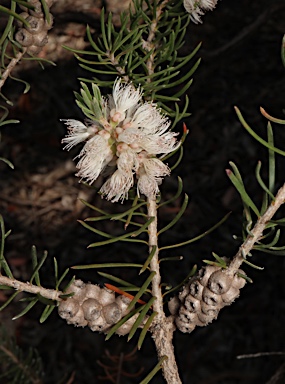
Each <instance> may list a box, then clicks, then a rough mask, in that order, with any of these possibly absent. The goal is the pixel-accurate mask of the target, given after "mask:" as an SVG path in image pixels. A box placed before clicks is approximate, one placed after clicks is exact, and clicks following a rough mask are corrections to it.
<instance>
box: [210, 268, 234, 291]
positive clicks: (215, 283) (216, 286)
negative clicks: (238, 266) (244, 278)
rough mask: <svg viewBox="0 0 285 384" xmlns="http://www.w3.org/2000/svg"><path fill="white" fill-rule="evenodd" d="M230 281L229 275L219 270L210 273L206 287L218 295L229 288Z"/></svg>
mask: <svg viewBox="0 0 285 384" xmlns="http://www.w3.org/2000/svg"><path fill="white" fill-rule="evenodd" d="M231 283H232V278H231V276H229V275H227V274H226V273H225V272H224V271H222V270H219V271H216V272H214V273H212V275H211V276H210V278H209V281H208V288H209V289H210V290H211V291H212V292H214V293H216V294H218V295H222V294H223V293H226V292H227V291H228V290H229V289H230V287H231Z"/></svg>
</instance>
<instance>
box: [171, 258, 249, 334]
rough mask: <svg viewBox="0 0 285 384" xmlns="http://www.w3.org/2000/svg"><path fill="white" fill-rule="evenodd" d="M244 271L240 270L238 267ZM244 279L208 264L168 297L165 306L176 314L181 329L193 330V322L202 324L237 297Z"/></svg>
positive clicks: (201, 325) (185, 330) (214, 316)
mask: <svg viewBox="0 0 285 384" xmlns="http://www.w3.org/2000/svg"><path fill="white" fill-rule="evenodd" d="M238 272H239V273H242V274H244V272H243V271H241V270H238ZM245 283H246V281H245V279H243V278H241V277H239V276H238V275H237V274H235V275H230V274H229V273H228V270H227V269H222V268H220V267H216V266H212V265H207V266H206V267H203V268H202V269H201V270H200V271H199V272H198V275H197V276H195V277H193V278H191V279H190V280H189V283H188V284H187V285H185V286H184V287H183V289H182V291H181V292H180V293H179V295H178V297H177V296H176V297H174V298H172V299H171V300H170V301H169V304H168V307H169V310H170V312H171V314H172V315H174V316H175V323H176V326H177V328H178V329H179V330H180V331H181V332H185V333H186V332H188V333H190V332H192V331H193V330H194V328H195V327H196V326H200V327H203V326H205V325H207V324H209V323H211V322H212V321H213V320H214V319H216V318H217V317H218V314H219V311H220V310H221V309H222V308H223V307H225V306H226V305H231V304H232V302H233V301H234V300H235V299H236V298H237V297H239V294H240V289H241V288H243V287H244V285H245Z"/></svg>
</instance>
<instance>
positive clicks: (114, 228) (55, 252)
mask: <svg viewBox="0 0 285 384" xmlns="http://www.w3.org/2000/svg"><path fill="white" fill-rule="evenodd" d="M3 3H5V4H6V5H7V4H8V3H9V2H5V1H3ZM83 3H84V4H83ZM124 3H125V1H112V0H109V1H106V2H104V4H103V5H105V6H107V8H108V9H109V10H110V11H112V12H113V13H114V14H115V17H116V20H117V22H118V20H119V18H118V13H119V11H121V10H122V8H123V6H124ZM101 6H102V4H101V1H99V0H98V1H97V0H88V1H87V0H86V1H84V2H82V1H81V0H65V1H64V0H58V1H56V2H55V4H54V5H53V6H52V8H51V13H52V14H53V16H54V27H53V28H52V29H51V31H50V32H49V43H48V44H47V46H46V47H44V49H43V51H42V52H41V53H40V57H42V58H46V59H48V60H52V61H54V62H55V63H56V66H52V65H49V64H45V69H44V70H43V69H42V68H41V67H40V66H39V65H38V64H37V63H36V62H35V61H26V62H23V61H22V62H21V64H20V65H19V66H18V67H16V68H15V70H14V72H13V73H12V75H14V76H18V77H20V78H21V79H23V80H25V81H27V82H29V83H30V85H31V89H30V91H29V92H28V93H26V94H22V92H23V85H22V84H20V83H15V82H11V83H9V82H7V83H6V84H5V87H4V90H3V91H4V93H5V94H6V95H7V96H8V97H9V98H10V99H12V100H13V102H14V106H13V107H10V108H9V110H10V114H9V118H13V119H19V120H20V121H21V122H20V123H19V124H13V125H9V126H5V127H4V128H2V130H1V132H2V140H1V143H0V150H1V152H0V153H1V157H5V158H7V159H9V160H11V162H12V163H13V164H14V166H15V169H14V170H13V171H12V170H11V169H10V168H9V167H7V165H5V164H4V163H2V162H1V163H0V171H1V192H0V212H1V214H2V215H3V217H4V220H5V225H6V229H11V230H12V234H11V235H10V236H9V238H8V240H7V242H6V253H5V255H6V257H7V260H8V262H9V264H10V266H11V269H12V271H13V274H14V275H15V277H16V278H17V279H19V280H23V281H27V280H29V278H30V275H31V271H32V265H31V258H30V252H31V246H32V245H36V247H37V249H38V253H39V254H41V253H42V252H43V251H44V250H47V251H48V254H49V256H48V261H47V262H46V265H45V266H44V267H43V269H42V270H41V276H42V285H43V286H45V287H49V286H50V284H52V283H51V281H50V279H51V278H52V273H53V272H52V270H53V258H54V257H56V258H57V260H58V263H59V267H60V270H61V271H62V272H63V271H64V270H65V268H67V267H70V266H72V265H76V264H77V265H78V264H89V263H95V262H96V263H99V262H108V261H121V260H122V259H123V260H124V261H127V262H141V261H142V260H143V259H144V255H138V253H137V252H138V251H137V245H133V243H116V244H115V245H112V246H110V247H106V246H105V247H102V248H95V249H92V248H91V249H87V246H88V245H89V244H90V243H92V242H94V241H96V240H99V238H98V237H96V235H95V234H94V233H91V232H89V231H88V230H86V229H85V228H83V227H82V226H81V225H80V224H79V223H78V222H77V220H82V219H84V218H86V217H89V216H92V214H93V215H94V212H92V211H91V210H90V209H88V208H87V207H85V206H84V205H83V204H82V203H81V202H80V201H79V200H78V199H84V200H86V201H88V202H89V203H91V204H93V205H96V206H98V207H100V208H102V209H106V210H108V211H110V212H112V211H114V210H115V211H117V212H118V211H120V210H122V209H123V207H122V206H121V204H111V203H108V202H106V201H105V200H102V199H101V198H100V196H99V195H98V194H96V188H88V187H87V186H85V185H84V184H80V183H78V178H77V177H75V176H74V174H75V172H76V169H75V165H74V162H73V161H72V159H73V158H74V157H75V156H76V155H77V154H78V153H77V152H78V149H75V150H72V151H70V152H67V151H63V150H62V145H61V139H62V138H63V136H64V135H65V134H66V127H65V126H64V124H63V123H62V122H60V119H65V118H74V119H78V120H82V119H83V115H82V113H81V111H80V109H79V108H78V107H77V106H76V103H75V101H74V94H73V92H74V91H78V90H79V81H78V78H79V77H91V76H92V74H91V73H90V72H86V71H84V70H83V69H82V68H80V66H79V65H78V62H77V60H76V59H75V58H74V57H73V54H72V53H71V52H68V51H67V50H65V49H63V48H62V45H67V46H71V47H74V48H77V49H85V48H87V47H88V40H87V39H86V36H85V27H86V24H89V26H90V27H91V29H92V32H93V33H94V36H96V33H97V34H99V33H100V22H99V16H100V9H101ZM116 15H117V16H116ZM1 19H2V20H1ZM4 26H5V20H4V18H2V14H0V34H1V31H2V30H3V28H4ZM284 33H285V2H284V0H280V1H275V0H271V1H266V0H260V1H250V0H240V1H234V0H223V1H219V2H218V5H217V7H216V9H215V10H214V11H213V12H208V13H207V14H206V15H205V16H204V17H203V24H201V25H195V24H193V23H191V25H190V26H189V27H188V32H187V36H186V38H185V41H186V44H185V45H184V47H183V49H182V50H181V55H186V54H188V53H189V52H191V51H192V50H193V49H194V48H195V47H196V46H197V44H198V43H199V42H201V41H202V47H201V49H200V51H199V52H198V54H197V55H196V56H195V57H194V59H192V61H191V64H192V65H193V64H194V63H195V61H196V60H197V59H198V58H199V57H201V58H202V62H201V64H200V66H199V68H198V69H197V71H196V72H195V73H194V75H193V79H194V82H193V85H192V86H191V87H190V89H189V91H188V94H189V97H190V105H189V112H191V116H190V117H189V118H187V119H186V120H185V121H184V122H185V123H186V124H187V128H188V129H189V135H188V137H187V139H186V142H185V144H184V158H183V161H182V162H181V164H180V165H179V166H178V167H177V168H176V169H175V171H174V172H173V173H172V175H171V177H169V178H166V179H165V182H164V183H163V187H162V195H163V196H164V198H165V199H167V198H170V197H171V196H172V195H173V194H175V192H176V190H177V176H180V177H182V179H183V183H184V192H185V193H187V194H188V195H189V200H190V202H189V205H188V208H187V210H186V212H185V214H184V215H183V217H182V219H181V220H180V221H179V222H178V223H177V224H176V225H175V226H174V227H172V228H171V230H170V231H169V232H168V233H167V234H165V236H164V237H163V236H162V238H161V241H162V245H167V244H173V243H175V242H176V243H178V242H182V241H185V240H187V239H189V238H192V237H195V236H198V235H199V234H201V233H202V232H204V231H205V230H207V229H209V228H210V227H212V226H213V225H215V224H216V223H217V222H218V221H219V220H221V219H222V217H224V216H225V215H226V214H227V213H228V212H230V211H231V212H232V213H231V215H230V217H229V219H228V220H227V221H226V222H225V223H224V224H223V225H222V226H221V227H219V228H218V229H217V230H215V231H214V232H212V233H211V234H210V235H208V236H206V237H204V238H202V239H201V240H199V241H197V242H194V243H193V244H190V245H187V246H185V247H182V248H179V249H176V250H175V254H171V256H177V255H182V256H183V260H182V261H175V262H173V263H171V262H169V263H165V264H164V265H163V268H162V271H163V276H164V281H167V282H169V283H170V284H172V285H173V286H175V285H177V284H179V282H180V281H182V280H183V278H184V277H185V275H186V274H187V272H188V271H189V270H190V269H191V268H192V267H193V265H194V264H197V265H198V268H200V267H201V266H202V265H203V260H204V259H213V257H212V252H215V253H217V254H218V255H219V256H227V257H229V258H232V257H233V256H234V255H235V253H236V251H237V249H238V247H239V245H240V242H239V241H237V240H234V239H233V235H236V236H240V235H241V228H242V204H241V200H240V198H239V195H238V193H237V192H236V190H235V189H234V187H233V186H232V184H231V182H230V180H229V179H228V177H227V175H226V172H225V169H226V168H229V161H233V162H234V163H235V164H236V165H237V166H238V168H239V170H240V172H241V174H242V176H243V180H244V183H245V186H246V188H247V190H248V192H249V194H250V196H252V197H253V200H254V202H255V203H256V204H257V205H258V206H260V205H261V202H262V190H261V189H260V187H259V186H258V184H257V182H256V179H255V167H256V164H257V161H258V160H261V161H262V164H263V165H264V170H266V165H267V153H268V152H267V150H266V149H265V148H264V147H262V146H261V145H260V144H259V143H257V142H256V141H255V140H254V139H253V138H252V137H251V136H250V135H249V134H248V133H247V132H246V130H245V129H244V128H243V127H242V125H241V123H240V122H239V120H238V118H237V116H236V114H235V111H234V106H238V107H239V109H240V110H241V111H242V113H243V115H244V117H245V119H246V121H247V122H248V123H249V125H250V126H251V127H252V128H253V129H254V130H255V131H256V132H257V133H258V134H259V135H260V136H262V137H264V138H266V125H267V120H266V119H265V118H264V117H263V116H262V115H261V113H260V111H259V107H260V106H262V107H264V108H265V110H266V111H267V112H268V113H269V114H270V115H272V116H275V117H279V118H283V117H284V113H283V110H284V108H285V104H284V94H285V68H284V66H283V64H282V61H281V55H280V51H281V43H282V38H283V35H284ZM189 68H191V67H189ZM184 70H185V71H186V70H187V68H184ZM9 84H11V87H9ZM102 93H106V92H102ZM283 127H284V126H281V125H276V124H273V128H274V134H275V145H276V146H277V147H278V148H281V149H284V143H285V133H284V128H283ZM176 130H177V131H179V132H180V133H181V132H182V122H180V123H179V124H178V125H177V127H176ZM284 169H285V166H284V159H283V158H282V157H281V156H278V155H277V180H276V187H277V189H278V187H280V186H281V185H282V184H283V182H284V181H285V176H284V175H285V172H284ZM265 177H266V172H265V173H264V178H265ZM101 181H102V179H101V180H100V179H99V180H98V181H96V183H95V187H96V186H97V187H99V186H100V183H101ZM182 201H183V195H182V197H181V198H180V199H178V200H177V201H176V202H175V203H173V205H172V206H166V207H164V208H163V209H161V211H160V212H159V225H160V226H161V227H162V226H164V225H166V224H167V223H168V222H169V221H171V220H172V219H173V218H174V217H175V215H176V214H177V213H178V212H179V208H180V205H181V203H182ZM284 212H285V210H284ZM284 212H283V215H282V210H280V212H279V213H278V215H279V217H284ZM98 225H99V224H98ZM98 228H99V229H101V230H105V231H110V232H111V233H112V234H116V233H118V234H121V233H122V231H123V227H122V226H121V224H120V223H118V222H114V221H112V222H103V223H100V226H99V227H98ZM279 245H280V246H281V245H284V234H282V232H281V238H280V241H279ZM169 255H170V254H168V253H166V252H165V254H162V255H161V256H162V257H163V256H169ZM251 261H252V262H253V263H256V264H257V265H259V266H261V267H264V270H262V271H260V270H255V269H253V268H250V267H248V266H246V265H243V266H242V269H244V270H245V272H246V273H247V274H248V275H249V276H250V277H251V278H252V280H253V284H247V285H246V286H245V288H243V289H242V290H241V296H240V298H239V299H238V300H237V301H236V302H235V303H234V304H233V305H231V306H230V307H227V308H225V309H223V310H222V311H221V313H220V315H219V317H218V319H217V320H216V321H214V322H213V323H212V324H210V325H208V326H207V327H204V328H199V327H197V328H196V329H195V330H194V331H193V333H191V334H182V333H181V332H179V331H176V332H175V334H174V344H175V353H176V357H177V362H178V365H179V370H180V374H181V377H182V380H183V383H185V384H241V383H245V384H281V383H285V359H284V355H282V354H281V353H280V352H284V353H285V347H284V345H285V338H284V336H285V331H284V324H285V300H284V298H285V279H284V275H285V263H284V257H282V256H273V255H269V254H265V253H262V252H256V253H254V252H253V257H252V259H251ZM73 272H74V271H71V272H70V273H69V278H71V277H72V273H73ZM76 272H77V271H76ZM106 272H108V273H112V272H113V273H114V274H116V275H119V274H120V277H121V278H122V279H124V278H125V279H126V280H132V281H137V280H136V279H137V276H136V274H135V272H134V271H133V270H132V269H131V270H127V269H124V270H120V271H119V272H118V271H110V270H108V271H106ZM76 276H77V277H78V278H81V279H82V280H84V281H86V282H87V281H91V282H92V283H99V284H104V282H106V281H107V280H106V279H104V278H103V277H101V276H99V275H98V274H97V273H96V271H94V270H89V271H78V273H76ZM6 299H7V296H6V291H1V292H0V304H1V305H2V304H3V303H4V302H5V300H6ZM24 304H25V303H21V302H19V301H15V302H13V303H12V304H10V305H9V306H8V307H7V308H6V309H5V310H3V311H2V312H1V313H0V323H1V326H2V333H4V334H5V335H6V336H7V335H8V337H11V338H15V340H16V343H17V344H18V346H19V347H20V348H21V349H23V351H26V350H27V348H29V347H34V348H36V349H37V351H38V354H39V356H40V357H41V359H42V360H43V372H44V376H43V377H42V378H41V380H39V381H36V379H33V380H34V381H33V380H31V383H37V384H43V383H45V384H46V383H47V384H55V383H56V384H59V383H62V384H63V383H64V384H71V383H79V384H87V383H116V384H132V383H139V382H140V381H141V380H142V379H143V378H144V377H145V376H146V374H147V373H148V372H149V371H150V370H151V369H152V368H153V367H154V366H155V364H156V363H157V360H156V355H155V350H154V345H153V343H152V341H151V340H150V338H147V339H146V341H145V343H144V345H143V348H142V350H141V351H137V350H136V342H137V337H134V338H133V339H132V340H131V341H130V342H129V343H127V338H126V337H120V338H119V337H118V336H113V337H112V338H111V339H110V340H109V341H107V342H105V341H104V339H105V335H102V334H98V333H92V332H91V331H90V329H89V328H87V327H86V328H83V329H82V328H74V327H72V326H68V325H67V324H66V323H65V321H64V320H62V319H61V318H60V317H59V316H58V314H57V313H56V311H54V313H53V314H52V315H51V316H50V317H49V319H48V320H47V321H46V322H45V323H44V324H40V323H39V317H40V315H41V312H42V310H43V306H41V305H37V306H36V307H34V308H33V310H32V311H30V312H29V313H28V314H27V315H26V316H23V317H21V318H20V319H19V320H16V321H12V320H11V319H12V317H13V316H15V315H16V314H18V313H19V312H20V311H21V310H22V309H23V308H24V307H23V305H24ZM0 341H1V339H0ZM263 352H272V354H271V355H266V356H261V357H254V358H249V357H248V358H244V359H237V356H238V355H246V354H256V353H263ZM274 352H278V354H274ZM110 355H111V356H110ZM102 364H103V365H107V366H112V367H114V372H117V370H118V367H119V366H120V364H121V367H122V372H121V377H120V374H119V373H118V375H117V379H116V380H117V381H111V380H110V379H108V378H106V373H105V372H104V369H103V367H102ZM0 372H5V366H3V365H2V366H1V361H0ZM125 374H127V375H125ZM128 375H129V376H128ZM3 380H4V381H2V379H0V382H1V383H7V384H8V383H10V381H5V379H3ZM152 382H153V383H157V384H160V383H163V380H162V378H161V377H160V375H159V374H158V375H156V376H155V378H154V379H153V381H152Z"/></svg>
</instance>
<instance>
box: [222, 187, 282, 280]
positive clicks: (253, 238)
mask: <svg viewBox="0 0 285 384" xmlns="http://www.w3.org/2000/svg"><path fill="white" fill-rule="evenodd" d="M284 202H285V184H284V185H283V186H282V187H281V188H280V189H279V191H278V193H277V195H276V198H275V200H274V201H272V203H271V205H270V206H269V207H268V209H267V210H266V211H265V213H264V215H262V216H260V218H259V219H258V220H257V222H256V224H255V226H254V227H253V229H252V230H251V232H250V234H249V235H248V236H247V238H246V240H245V242H244V243H243V244H242V245H241V246H240V248H239V250H238V252H237V254H236V255H235V257H234V259H233V261H232V262H231V263H230V265H229V268H228V273H235V272H236V271H237V270H238V269H239V267H240V266H241V265H242V263H243V262H244V257H245V256H246V255H248V253H249V252H250V251H251V250H252V248H253V246H254V244H255V243H256V242H257V241H258V240H259V239H260V238H261V236H262V234H263V231H264V229H265V226H266V224H267V223H268V222H269V221H270V220H271V219H272V217H273V216H274V215H275V213H276V212H277V211H278V209H279V208H280V206H281V205H282V204H283V203H284Z"/></svg>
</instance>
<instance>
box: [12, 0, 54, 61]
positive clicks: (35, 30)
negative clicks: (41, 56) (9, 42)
mask: <svg viewBox="0 0 285 384" xmlns="http://www.w3.org/2000/svg"><path fill="white" fill-rule="evenodd" d="M45 1H46V4H47V6H48V7H51V5H52V4H53V1H54V0H45ZM28 3H29V4H30V5H31V6H32V7H33V8H27V7H24V6H22V5H20V7H21V9H22V10H23V11H24V12H22V13H20V16H21V17H22V18H23V19H25V20H26V21H27V22H28V23H29V26H27V25H26V24H24V23H22V22H21V21H18V26H19V29H18V31H17V33H16V34H15V40H16V41H17V42H18V43H19V44H21V46H22V47H26V48H27V52H28V53H30V54H31V55H36V54H38V53H39V52H40V51H41V50H42V48H43V46H45V45H46V44H47V42H48V36H47V33H48V30H49V29H51V27H52V15H51V14H49V22H47V20H46V19H45V15H44V12H43V9H42V4H41V1H40V0H28Z"/></svg>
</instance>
